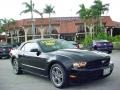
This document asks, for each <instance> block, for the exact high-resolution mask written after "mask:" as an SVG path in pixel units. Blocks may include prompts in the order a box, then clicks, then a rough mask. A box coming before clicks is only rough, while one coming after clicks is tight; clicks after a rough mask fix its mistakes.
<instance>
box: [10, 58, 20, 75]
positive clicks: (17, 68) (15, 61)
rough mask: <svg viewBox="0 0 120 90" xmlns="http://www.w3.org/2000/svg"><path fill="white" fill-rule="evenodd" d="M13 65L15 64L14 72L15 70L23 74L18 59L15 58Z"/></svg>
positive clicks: (16, 72)
mask: <svg viewBox="0 0 120 90" xmlns="http://www.w3.org/2000/svg"><path fill="white" fill-rule="evenodd" d="M12 66H13V72H14V73H15V74H22V70H21V68H20V67H19V65H18V61H17V59H14V60H13V62H12Z"/></svg>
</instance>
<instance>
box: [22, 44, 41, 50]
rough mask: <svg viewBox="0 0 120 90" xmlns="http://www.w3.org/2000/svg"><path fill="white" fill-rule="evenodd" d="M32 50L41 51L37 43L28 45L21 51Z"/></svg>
mask: <svg viewBox="0 0 120 90" xmlns="http://www.w3.org/2000/svg"><path fill="white" fill-rule="evenodd" d="M32 49H39V46H38V44H37V43H26V44H25V45H24V46H23V47H22V48H21V50H22V51H27V52H30V51H31V50H32Z"/></svg>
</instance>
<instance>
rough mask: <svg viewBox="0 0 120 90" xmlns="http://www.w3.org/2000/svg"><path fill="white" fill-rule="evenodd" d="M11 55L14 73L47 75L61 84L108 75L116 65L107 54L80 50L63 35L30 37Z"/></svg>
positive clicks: (60, 86)
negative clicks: (54, 37)
mask: <svg viewBox="0 0 120 90" xmlns="http://www.w3.org/2000/svg"><path fill="white" fill-rule="evenodd" d="M68 44H69V45H68ZM10 55H11V63H12V66H13V70H14V72H15V74H22V72H23V71H27V72H30V73H33V74H37V75H40V76H43V77H48V78H49V79H50V80H51V82H52V83H53V84H54V85H55V87H58V88H62V87H64V86H66V85H68V82H69V80H71V81H75V80H81V79H92V78H93V79H94V78H103V77H106V76H109V75H110V74H111V73H112V71H113V67H114V64H113V63H112V62H111V60H110V56H109V55H108V54H105V53H101V52H97V51H87V50H80V49H77V48H76V47H75V46H74V45H73V44H71V45H70V43H68V41H65V40H60V39H37V40H31V41H27V42H24V43H22V44H21V45H20V47H19V48H18V49H15V50H11V52H10Z"/></svg>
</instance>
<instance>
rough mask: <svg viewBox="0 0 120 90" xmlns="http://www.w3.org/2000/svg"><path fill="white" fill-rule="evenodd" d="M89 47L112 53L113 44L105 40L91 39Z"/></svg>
mask: <svg viewBox="0 0 120 90" xmlns="http://www.w3.org/2000/svg"><path fill="white" fill-rule="evenodd" d="M91 49H93V50H98V51H105V52H107V53H112V49H113V44H112V43H111V42H109V41H107V40H93V41H92V43H91Z"/></svg>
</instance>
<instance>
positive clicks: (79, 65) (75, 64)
mask: <svg viewBox="0 0 120 90" xmlns="http://www.w3.org/2000/svg"><path fill="white" fill-rule="evenodd" d="M86 64H87V62H85V61H80V62H76V63H73V68H75V69H78V68H84V67H85V66H86Z"/></svg>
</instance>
